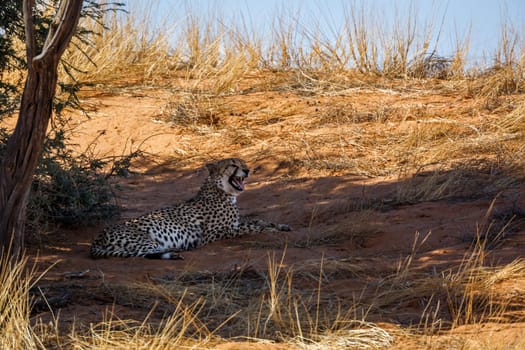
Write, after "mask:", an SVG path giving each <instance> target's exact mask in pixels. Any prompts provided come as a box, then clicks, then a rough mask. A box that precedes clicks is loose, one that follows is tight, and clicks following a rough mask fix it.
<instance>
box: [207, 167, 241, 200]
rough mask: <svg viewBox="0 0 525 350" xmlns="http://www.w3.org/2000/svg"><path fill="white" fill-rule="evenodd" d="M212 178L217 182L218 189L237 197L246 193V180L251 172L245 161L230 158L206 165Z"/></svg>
mask: <svg viewBox="0 0 525 350" xmlns="http://www.w3.org/2000/svg"><path fill="white" fill-rule="evenodd" d="M206 168H208V172H209V173H210V178H212V179H213V180H215V181H216V182H217V185H218V187H219V188H220V189H221V190H223V191H224V192H226V193H228V194H230V195H233V196H237V195H239V194H240V193H241V192H242V191H244V180H245V179H246V178H247V177H248V176H249V174H250V170H249V169H248V166H246V163H245V162H244V160H242V159H239V158H228V159H223V160H219V161H216V162H213V163H208V164H206Z"/></svg>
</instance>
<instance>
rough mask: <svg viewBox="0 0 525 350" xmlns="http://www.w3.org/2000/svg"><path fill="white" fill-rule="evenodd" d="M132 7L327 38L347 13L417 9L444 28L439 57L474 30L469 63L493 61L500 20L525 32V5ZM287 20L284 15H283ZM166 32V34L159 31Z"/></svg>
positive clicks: (223, 3)
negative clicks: (292, 26)
mask: <svg viewBox="0 0 525 350" xmlns="http://www.w3.org/2000/svg"><path fill="white" fill-rule="evenodd" d="M127 2H128V4H129V7H130V9H131V10H133V8H134V6H138V7H139V8H144V4H151V3H154V4H155V5H154V6H151V11H152V12H154V13H152V15H153V16H158V18H166V17H169V18H172V19H173V21H174V22H175V21H177V20H180V19H181V18H184V16H185V15H186V13H187V12H188V11H187V9H188V8H191V9H192V10H193V12H194V13H196V14H199V17H202V18H203V19H204V20H205V19H206V17H207V16H210V15H213V14H216V15H218V16H219V18H222V19H225V21H229V20H231V19H232V20H234V21H240V19H243V20H244V21H245V23H246V25H247V26H249V27H250V28H249V29H250V30H255V31H259V32H264V31H268V30H270V29H271V26H272V25H275V18H276V17H277V14H279V13H282V14H285V15H290V16H292V17H294V18H296V19H297V21H298V23H299V24H300V26H302V27H303V28H310V27H316V26H318V28H320V30H321V31H322V32H323V33H324V34H326V35H329V34H330V33H335V32H337V31H338V30H340V29H341V27H342V24H343V21H344V13H345V9H346V10H348V9H349V7H350V6H351V5H352V4H354V6H356V7H357V8H361V6H364V8H365V9H367V10H371V11H372V12H374V13H375V12H377V13H379V16H382V18H384V19H385V20H387V21H394V20H395V18H403V16H404V14H405V13H406V12H407V11H408V9H410V8H412V9H415V13H416V18H417V21H418V23H419V24H420V25H423V24H424V23H430V22H432V23H433V26H434V32H436V33H437V31H438V29H439V28H440V27H441V28H442V29H441V34H440V39H439V46H438V53H439V54H441V55H444V56H447V55H451V54H452V51H453V47H455V41H456V38H458V37H459V38H462V37H464V36H465V35H466V33H468V32H469V30H470V56H471V57H470V59H471V60H472V61H473V62H476V61H481V60H482V59H483V57H485V58H487V57H489V58H490V57H492V56H493V53H494V51H495V50H496V48H497V44H498V39H499V37H500V35H501V28H502V19H504V20H505V22H506V23H507V24H510V25H511V26H513V27H514V28H515V30H516V31H517V32H518V33H523V32H524V30H525V25H524V24H525V1H524V0H502V1H497V0H346V1H345V0H324V1H321V0H186V1H181V0H157V3H155V0H153V2H150V1H149V0H128V1H127ZM285 17H286V16H285ZM161 30H162V29H161Z"/></svg>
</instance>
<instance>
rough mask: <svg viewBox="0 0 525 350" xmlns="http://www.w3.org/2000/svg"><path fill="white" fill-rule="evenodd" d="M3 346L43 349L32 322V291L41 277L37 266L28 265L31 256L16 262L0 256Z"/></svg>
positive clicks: (0, 310)
mask: <svg viewBox="0 0 525 350" xmlns="http://www.w3.org/2000/svg"><path fill="white" fill-rule="evenodd" d="M0 267H1V269H0V285H1V286H2V287H1V288H0V329H1V330H2V331H1V332H0V348H2V349H43V348H44V346H43V344H42V342H41V340H40V338H39V337H38V335H37V333H36V332H35V330H34V329H33V327H32V325H31V322H30V314H31V299H30V298H29V291H30V289H31V288H33V287H34V285H35V283H36V281H37V280H38V278H37V275H36V272H35V266H33V268H30V269H28V268H27V258H26V257H24V258H22V259H20V260H19V261H15V260H13V259H12V258H10V257H9V254H7V255H4V254H2V255H1V256H0Z"/></svg>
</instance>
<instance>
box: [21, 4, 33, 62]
mask: <svg viewBox="0 0 525 350" xmlns="http://www.w3.org/2000/svg"><path fill="white" fill-rule="evenodd" d="M34 6H35V0H24V4H23V11H24V26H25V34H26V55H27V65H28V69H33V68H32V66H31V63H30V62H32V61H33V57H35V26H34V25H33V7H34Z"/></svg>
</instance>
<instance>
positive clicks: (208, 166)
mask: <svg viewBox="0 0 525 350" xmlns="http://www.w3.org/2000/svg"><path fill="white" fill-rule="evenodd" d="M206 169H208V173H210V175H211V176H213V175H215V173H216V172H217V163H215V162H214V163H207V164H206Z"/></svg>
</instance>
